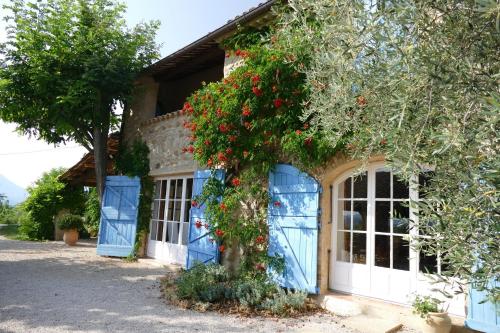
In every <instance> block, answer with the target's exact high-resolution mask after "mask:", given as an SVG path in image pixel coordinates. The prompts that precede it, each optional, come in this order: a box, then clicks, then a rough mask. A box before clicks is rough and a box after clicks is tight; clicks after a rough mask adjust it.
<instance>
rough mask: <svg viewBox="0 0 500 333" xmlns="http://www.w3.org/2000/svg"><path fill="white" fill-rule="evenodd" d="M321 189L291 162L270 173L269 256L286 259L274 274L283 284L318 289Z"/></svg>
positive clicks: (290, 286) (277, 167)
mask: <svg viewBox="0 0 500 333" xmlns="http://www.w3.org/2000/svg"><path fill="white" fill-rule="evenodd" d="M320 192H321V186H320V185H319V184H318V182H317V181H316V180H315V179H314V178H312V177H311V176H309V175H307V174H305V173H303V172H300V170H298V169H297V168H295V167H293V166H291V165H287V164H278V165H276V166H275V167H274V169H273V170H272V171H271V172H270V173H269V195H270V196H271V202H270V203H269V210H268V223H269V255H270V256H274V255H275V254H279V255H281V256H283V257H284V259H285V270H284V272H283V274H280V275H278V274H276V273H274V278H275V280H276V281H277V282H278V283H279V284H280V285H281V286H283V287H286V288H292V289H300V290H307V291H308V292H309V293H317V292H318V290H317V283H316V279H317V276H316V274H317V262H318V218H319V194H320ZM271 273H272V272H271Z"/></svg>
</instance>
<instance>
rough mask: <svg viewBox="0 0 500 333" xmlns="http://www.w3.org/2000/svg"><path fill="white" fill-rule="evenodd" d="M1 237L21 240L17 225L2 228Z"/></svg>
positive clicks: (0, 230)
mask: <svg viewBox="0 0 500 333" xmlns="http://www.w3.org/2000/svg"><path fill="white" fill-rule="evenodd" d="M0 235H1V236H4V237H6V238H8V239H20V238H19V227H18V226H17V225H15V224H11V225H8V226H5V227H0Z"/></svg>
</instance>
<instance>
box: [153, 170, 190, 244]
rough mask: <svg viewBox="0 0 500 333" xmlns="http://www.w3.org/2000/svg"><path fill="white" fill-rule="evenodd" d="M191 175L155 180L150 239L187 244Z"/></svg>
mask: <svg viewBox="0 0 500 333" xmlns="http://www.w3.org/2000/svg"><path fill="white" fill-rule="evenodd" d="M192 193H193V177H179V176H177V177H165V178H159V179H156V181H155V196H154V201H153V211H152V217H151V225H150V240H151V241H157V242H164V243H170V244H174V245H187V241H188V230H189V210H190V208H191V196H192Z"/></svg>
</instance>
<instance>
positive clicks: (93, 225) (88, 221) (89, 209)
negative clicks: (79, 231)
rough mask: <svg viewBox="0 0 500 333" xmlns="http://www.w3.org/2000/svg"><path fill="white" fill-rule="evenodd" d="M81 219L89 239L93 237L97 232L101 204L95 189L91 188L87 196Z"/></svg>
mask: <svg viewBox="0 0 500 333" xmlns="http://www.w3.org/2000/svg"><path fill="white" fill-rule="evenodd" d="M83 217H84V223H83V226H84V227H85V229H86V230H87V232H88V233H89V234H90V236H91V237H95V236H96V235H97V233H98V232H99V220H100V218H101V204H100V203H99V196H98V194H97V190H96V189H95V188H91V189H90V191H89V192H88V194H87V200H85V210H84V213H83Z"/></svg>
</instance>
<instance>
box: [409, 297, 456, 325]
mask: <svg viewBox="0 0 500 333" xmlns="http://www.w3.org/2000/svg"><path fill="white" fill-rule="evenodd" d="M441 304H442V301H440V300H438V299H436V298H432V297H430V296H416V297H415V300H414V301H413V313H416V314H419V315H420V317H421V318H422V320H421V321H420V323H421V329H422V332H423V333H449V332H450V330H451V318H450V316H448V312H446V311H445V310H444V309H443V308H442V307H441V306H440V305H441Z"/></svg>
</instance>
